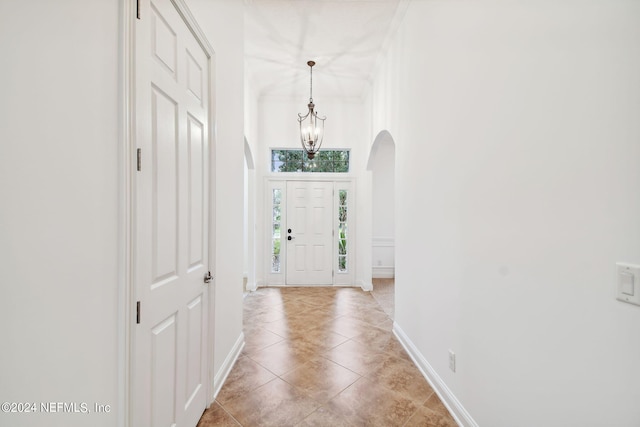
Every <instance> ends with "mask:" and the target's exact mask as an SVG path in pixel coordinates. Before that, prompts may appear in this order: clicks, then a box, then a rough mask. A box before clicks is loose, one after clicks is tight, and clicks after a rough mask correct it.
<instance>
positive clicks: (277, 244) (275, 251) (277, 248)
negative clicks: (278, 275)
mask: <svg viewBox="0 0 640 427" xmlns="http://www.w3.org/2000/svg"><path fill="white" fill-rule="evenodd" d="M273 254H274V255H280V239H273Z"/></svg>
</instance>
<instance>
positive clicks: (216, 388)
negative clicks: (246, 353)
mask: <svg viewBox="0 0 640 427" xmlns="http://www.w3.org/2000/svg"><path fill="white" fill-rule="evenodd" d="M243 348H244V332H240V336H239V337H238V340H237V341H236V343H235V344H234V345H233V348H232V349H231V351H230V352H229V354H228V355H227V357H226V359H224V363H223V364H222V366H221V367H220V370H219V371H218V372H216V375H215V377H213V397H212V400H211V401H212V402H213V401H214V400H215V399H216V397H217V396H218V393H220V389H222V386H223V385H224V382H225V381H226V380H227V377H228V376H229V373H230V372H231V369H232V368H233V365H235V363H236V360H238V356H240V352H241V351H242V349H243Z"/></svg>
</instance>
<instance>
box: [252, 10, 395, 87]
mask: <svg viewBox="0 0 640 427" xmlns="http://www.w3.org/2000/svg"><path fill="white" fill-rule="evenodd" d="M401 1H402V0H245V71H246V76H247V78H248V79H249V81H250V84H251V87H252V89H253V91H254V92H255V94H256V95H257V96H279V97H303V99H304V98H305V97H306V98H308V96H309V67H308V66H307V61H308V60H314V61H315V62H316V66H315V67H314V68H313V93H314V98H316V99H320V97H361V96H362V95H363V94H364V93H365V91H366V88H367V86H368V82H369V81H370V79H371V75H372V72H373V69H374V67H375V65H376V63H377V61H378V57H379V55H380V52H381V51H382V49H383V46H384V44H385V42H386V40H387V38H388V36H389V34H390V33H392V32H393V31H395V28H394V26H395V25H396V23H397V20H398V18H397V16H396V13H397V11H398V6H399V3H400V2H401Z"/></svg>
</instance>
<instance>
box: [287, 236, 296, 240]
mask: <svg viewBox="0 0 640 427" xmlns="http://www.w3.org/2000/svg"><path fill="white" fill-rule="evenodd" d="M293 239H295V237H292V236H287V240H293Z"/></svg>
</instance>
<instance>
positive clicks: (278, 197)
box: [273, 188, 282, 205]
mask: <svg viewBox="0 0 640 427" xmlns="http://www.w3.org/2000/svg"><path fill="white" fill-rule="evenodd" d="M281 199H282V190H280V189H279V188H275V189H274V190H273V204H274V205H279V204H280V200H281Z"/></svg>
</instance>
